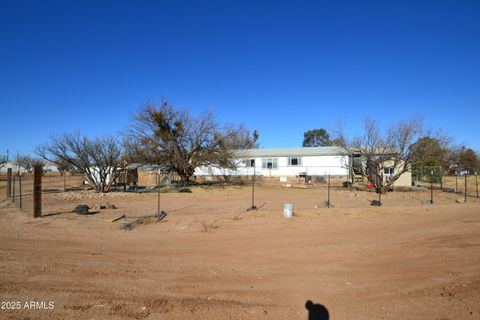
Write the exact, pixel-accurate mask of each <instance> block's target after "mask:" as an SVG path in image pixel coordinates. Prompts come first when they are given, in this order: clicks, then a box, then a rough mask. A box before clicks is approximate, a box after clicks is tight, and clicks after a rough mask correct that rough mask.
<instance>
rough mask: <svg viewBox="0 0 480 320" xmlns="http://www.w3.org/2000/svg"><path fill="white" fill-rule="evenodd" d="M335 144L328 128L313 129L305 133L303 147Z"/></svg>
mask: <svg viewBox="0 0 480 320" xmlns="http://www.w3.org/2000/svg"><path fill="white" fill-rule="evenodd" d="M331 145H333V143H332V141H331V140H330V135H329V134H328V132H327V130H325V129H323V128H321V129H313V130H308V131H306V132H305V133H304V134H303V145H302V146H303V147H324V146H331Z"/></svg>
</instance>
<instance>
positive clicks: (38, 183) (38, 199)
mask: <svg viewBox="0 0 480 320" xmlns="http://www.w3.org/2000/svg"><path fill="white" fill-rule="evenodd" d="M41 215H42V166H41V165H36V166H35V167H34V169H33V217H34V218H38V217H40V216H41Z"/></svg>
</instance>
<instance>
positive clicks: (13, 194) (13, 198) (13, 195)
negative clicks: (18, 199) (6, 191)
mask: <svg viewBox="0 0 480 320" xmlns="http://www.w3.org/2000/svg"><path fill="white" fill-rule="evenodd" d="M12 200H13V203H15V174H14V175H13V191H12Z"/></svg>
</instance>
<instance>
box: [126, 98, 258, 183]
mask: <svg viewBox="0 0 480 320" xmlns="http://www.w3.org/2000/svg"><path fill="white" fill-rule="evenodd" d="M256 137H257V138H258V134H257V133H254V137H251V136H250V132H249V131H248V129H246V128H245V127H243V126H239V127H236V126H234V125H229V126H226V127H224V128H221V127H220V126H219V125H218V124H217V123H216V121H215V117H214V116H213V114H211V113H209V112H206V113H203V114H201V115H200V116H198V117H193V116H191V115H190V114H189V113H188V111H187V110H182V109H175V108H174V107H173V106H172V105H170V104H169V103H168V102H166V101H165V102H162V104H161V105H160V106H156V105H155V104H146V105H144V106H142V107H141V108H140V110H139V111H138V113H137V114H136V116H135V118H134V124H133V126H132V128H131V129H130V130H129V132H128V133H127V135H126V137H125V139H124V140H125V142H126V143H125V145H126V149H127V155H128V158H129V160H130V161H141V162H149V163H156V164H160V165H161V166H162V168H163V170H164V171H165V172H167V173H171V172H175V173H176V174H178V175H179V176H180V179H181V180H182V182H183V183H184V184H190V183H191V178H192V176H193V174H194V172H195V169H196V168H198V167H201V166H218V167H224V168H233V167H234V166H235V165H236V162H235V161H234V159H235V156H234V153H233V150H234V149H243V148H251V147H254V146H255V145H256V139H255V138H256Z"/></svg>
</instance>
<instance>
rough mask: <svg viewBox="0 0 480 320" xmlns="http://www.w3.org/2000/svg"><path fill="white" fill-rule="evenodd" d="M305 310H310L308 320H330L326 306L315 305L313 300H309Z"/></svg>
mask: <svg viewBox="0 0 480 320" xmlns="http://www.w3.org/2000/svg"><path fill="white" fill-rule="evenodd" d="M305 308H307V310H308V320H329V319H330V316H329V314H328V310H327V308H325V306H323V305H321V304H318V303H313V302H312V301H311V300H308V301H307V302H306V303H305Z"/></svg>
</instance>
